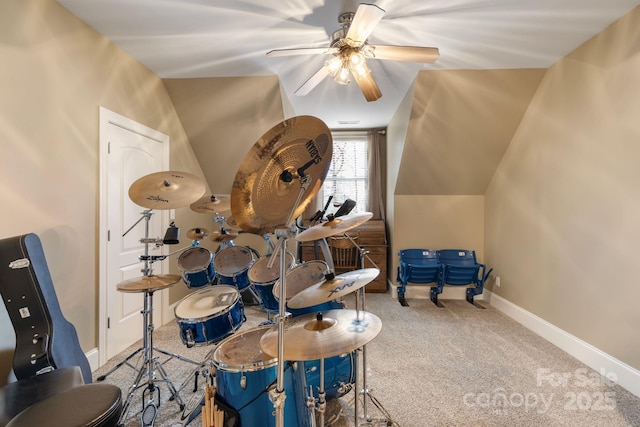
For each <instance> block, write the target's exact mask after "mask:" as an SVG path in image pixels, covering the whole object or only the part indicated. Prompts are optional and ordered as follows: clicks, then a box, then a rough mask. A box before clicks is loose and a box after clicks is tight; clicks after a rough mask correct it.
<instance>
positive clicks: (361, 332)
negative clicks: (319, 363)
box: [260, 309, 382, 361]
mask: <svg viewBox="0 0 640 427" xmlns="http://www.w3.org/2000/svg"><path fill="white" fill-rule="evenodd" d="M381 330H382V321H381V320H380V318H379V317H378V316H376V315H375V314H373V313H369V312H366V311H362V310H360V311H356V310H348V309H341V310H329V311H325V312H323V313H311V314H305V315H302V316H297V317H293V318H291V319H289V320H287V322H286V323H285V324H284V358H285V359H287V360H297V361H300V360H316V359H323V358H324V359H326V358H328V357H333V356H338V355H340V354H344V353H349V352H351V351H353V350H355V349H357V348H360V347H362V346H363V345H365V344H367V343H368V342H369V341H371V340H373V339H374V338H375V337H376V336H377V335H378V334H379V333H380V331H381ZM260 347H261V348H262V350H263V351H264V352H265V353H267V354H269V355H271V356H275V357H277V356H278V326H277V325H276V326H275V327H273V328H271V329H270V330H269V331H267V332H266V333H265V334H264V335H262V338H260Z"/></svg>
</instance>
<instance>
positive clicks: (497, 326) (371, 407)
mask: <svg viewBox="0 0 640 427" xmlns="http://www.w3.org/2000/svg"><path fill="white" fill-rule="evenodd" d="M407 302H408V303H409V306H408V307H402V306H401V305H400V304H399V303H398V302H397V300H394V299H393V298H392V297H391V296H390V295H388V294H366V301H365V304H366V311H369V312H371V313H374V314H376V315H377V316H378V317H380V319H381V320H382V325H383V326H382V331H381V332H380V333H379V334H378V335H377V337H376V338H375V339H373V340H372V341H371V342H370V343H369V344H367V346H366V354H367V360H366V362H367V386H368V388H369V389H370V390H371V392H370V393H369V395H370V396H371V398H367V399H366V402H364V403H363V402H362V400H360V403H359V405H358V406H359V412H360V414H359V415H360V416H359V417H358V420H359V425H387V419H386V418H389V423H392V424H393V425H396V426H403V427H414V426H640V399H639V398H637V397H636V396H634V395H632V394H631V393H629V392H627V391H626V390H624V389H623V388H621V387H619V386H617V385H616V384H615V383H614V382H613V381H611V380H610V379H608V378H606V377H604V376H602V375H600V374H599V373H597V372H595V371H593V370H591V369H589V368H587V367H586V366H585V365H583V364H582V363H580V362H578V361H577V360H576V359H574V358H573V357H571V356H569V355H568V354H567V353H565V352H563V351H562V350H560V349H558V348H557V347H555V346H553V345H552V344H550V343H548V342H547V341H545V340H544V339H542V338H540V337H539V336H537V335H535V334H534V333H532V332H530V331H529V330H528V329H526V328H524V327H523V326H521V325H520V324H518V323H517V322H514V321H513V320H511V319H510V318H508V317H507V316H505V315H504V314H502V313H501V312H499V311H497V310H495V309H494V308H492V307H490V306H488V304H487V303H483V305H485V306H487V308H486V309H485V310H482V309H478V308H476V307H474V306H472V305H470V304H468V303H467V302H466V301H457V300H456V301H453V300H449V301H448V300H443V301H442V302H443V304H444V305H445V308H438V307H436V306H435V305H434V304H432V303H431V302H430V301H428V300H418V299H409V300H407ZM345 303H346V305H347V308H355V305H354V299H353V297H352V296H351V295H350V296H349V297H348V298H347V299H346V301H345ZM245 314H246V317H247V320H246V322H244V323H243V324H242V326H241V327H240V329H239V330H238V331H237V332H236V333H244V332H245V331H247V330H250V329H252V328H254V327H256V326H258V325H259V324H260V323H261V322H262V321H264V320H265V319H266V314H265V313H264V312H262V311H261V310H260V309H259V308H257V307H255V306H247V307H245ZM141 322H142V320H141ZM153 338H154V345H155V346H156V347H159V348H161V349H165V350H167V351H169V352H173V353H177V354H181V355H183V356H185V357H188V358H190V359H193V360H196V361H206V360H208V357H207V355H208V354H209V353H210V352H211V351H212V349H213V347H214V345H213V344H211V345H205V346H201V347H194V348H191V349H188V348H186V346H184V345H183V344H182V342H181V341H180V338H179V328H178V326H177V324H176V323H174V322H171V323H169V324H167V325H164V326H162V327H160V328H157V329H156V330H155V332H154V336H153ZM140 345H141V344H140V343H138V344H136V345H134V346H132V347H131V348H129V349H127V350H126V351H124V352H123V353H122V354H121V355H119V356H118V357H115V358H113V359H112V360H110V361H109V362H108V363H107V364H106V365H105V366H103V367H102V368H100V369H99V370H98V371H96V372H95V373H94V378H97V377H98V376H100V375H102V374H104V373H105V372H107V371H108V370H109V369H111V368H112V367H113V366H115V365H116V364H117V363H118V362H120V361H121V360H122V359H124V357H125V356H127V355H129V354H131V353H132V352H133V351H134V350H135V349H136V348H138V347H140ZM156 354H157V355H158V356H159V359H160V360H161V361H165V360H166V358H167V357H166V356H165V355H164V354H161V353H156ZM134 360H137V358H134V359H132V362H133V361H134ZM163 366H164V368H165V371H166V372H167V374H168V377H169V378H170V380H171V382H172V383H173V384H174V385H175V386H176V388H178V387H180V386H181V384H182V383H183V382H185V381H186V384H184V387H183V388H182V389H181V391H180V397H181V399H182V400H183V401H184V402H185V403H186V402H188V401H189V400H190V398H191V396H192V395H193V381H191V380H187V377H188V376H189V374H190V373H192V372H193V371H194V370H195V368H196V366H195V365H193V364H190V363H188V362H184V361H180V360H177V359H175V358H174V359H171V360H169V361H168V362H166V363H165V364H164V365H163ZM604 374H605V375H606V376H608V377H609V378H614V377H615V372H605V373H604ZM134 376H135V371H134V369H132V368H131V367H129V366H126V365H125V366H122V367H121V368H119V369H117V370H116V371H115V372H113V373H112V374H110V375H109V376H108V377H107V379H106V380H105V381H106V382H110V383H113V384H117V385H118V386H120V387H121V388H122V390H123V399H126V397H127V393H128V392H129V389H130V387H131V384H132V383H133V380H134ZM159 384H160V391H161V392H160V398H161V404H160V407H159V409H158V413H157V418H156V420H155V423H154V425H155V426H179V425H182V422H181V417H182V415H183V411H182V410H180V408H179V406H178V404H177V403H176V402H174V401H167V399H168V398H169V396H170V393H169V392H168V390H167V388H166V386H165V384H164V383H162V382H160V383H159ZM199 385H200V387H202V381H200V382H199ZM360 385H361V386H362V380H360ZM144 389H145V388H144V387H143V388H141V389H138V390H137V391H135V393H134V394H133V398H132V400H131V402H132V403H131V407H130V410H129V412H128V416H127V419H126V422H125V424H126V425H127V426H132V427H134V426H140V425H141V414H140V411H141V407H142V394H143V391H144ZM300 394H302V392H300ZM353 396H354V391H353V390H352V391H351V392H349V393H347V394H346V395H344V396H343V397H341V398H338V399H333V400H331V401H330V402H329V404H328V405H327V410H326V420H325V425H332V426H336V427H346V426H353V425H354V421H355V418H356V417H355V415H354V397H353ZM360 398H361V399H362V394H361V395H360ZM376 402H378V403H379V405H380V406H381V409H382V411H381V410H378V408H376V406H375V403H376ZM365 407H366V410H367V415H369V417H370V418H371V421H370V422H368V421H367V420H364V419H363V413H364V409H365ZM384 413H387V414H388V417H386V416H385V415H384ZM266 416H269V414H265V417H266ZM189 425H193V426H201V425H202V422H201V418H200V416H197V417H196V418H195V419H194V420H193V421H192V422H191V423H190V424H189ZM390 425H391V424H390ZM245 427H247V426H245ZM287 427H290V426H287Z"/></svg>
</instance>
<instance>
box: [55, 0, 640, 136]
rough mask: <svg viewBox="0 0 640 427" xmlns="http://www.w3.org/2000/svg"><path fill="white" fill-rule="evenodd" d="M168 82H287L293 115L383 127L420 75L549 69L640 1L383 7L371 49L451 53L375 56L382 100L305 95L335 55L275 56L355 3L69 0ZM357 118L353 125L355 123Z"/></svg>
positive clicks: (433, 2) (333, 88)
mask: <svg viewBox="0 0 640 427" xmlns="http://www.w3.org/2000/svg"><path fill="white" fill-rule="evenodd" d="M58 2H59V3H61V4H62V5H63V6H65V7H66V8H67V9H69V10H70V11H71V12H72V13H73V14H75V15H76V16H78V17H79V18H80V19H82V20H83V21H85V22H86V23H87V24H89V25H90V26H91V27H93V28H95V29H96V30H97V31H98V32H99V33H101V34H103V35H104V36H105V37H107V38H108V39H109V40H111V41H112V42H113V43H115V44H116V45H118V46H120V47H121V48H122V49H123V50H125V51H126V52H128V53H129V54H131V55H132V56H133V57H134V58H136V59H137V60H138V61H140V62H141V63H143V64H144V65H146V66H147V67H148V68H149V69H151V70H152V71H153V72H154V73H156V74H157V75H158V76H159V77H161V78H191V77H230V76H257V75H274V74H276V75H278V76H279V78H280V82H281V85H282V88H283V90H284V92H285V93H286V95H287V97H288V98H289V101H290V103H291V105H292V108H293V110H294V113H295V114H294V115H307V114H308V115H313V116H316V117H319V118H320V119H322V120H323V121H325V122H326V123H327V125H328V126H329V127H330V128H332V129H339V128H350V129H353V128H371V127H384V126H386V125H387V124H388V122H389V120H390V119H391V118H392V116H393V114H394V113H395V111H396V109H397V107H398V105H399V104H400V102H401V101H402V99H403V98H404V96H405V95H406V93H407V91H408V89H409V88H410V87H411V85H412V83H413V80H414V78H415V76H416V74H417V72H418V71H420V70H444V69H499V68H547V67H549V66H550V65H552V64H553V63H554V62H556V61H557V60H558V59H560V58H561V57H563V56H565V55H566V54H567V53H569V52H571V51H572V50H574V49H575V48H576V47H578V46H579V45H581V44H582V43H584V42H585V41H586V40H588V39H589V38H590V37H592V36H593V35H595V34H596V33H598V32H600V31H601V30H602V29H604V28H605V27H606V26H608V25H609V24H611V23H612V22H613V21H615V20H616V19H618V18H619V17H621V16H623V15H624V14H626V13H627V12H628V11H630V10H631V9H632V8H634V7H635V6H637V5H639V4H640V0H378V1H375V2H371V3H375V4H377V5H378V6H380V7H381V8H382V9H384V10H385V11H386V14H385V16H384V17H383V19H382V21H381V22H380V23H379V24H378V25H377V27H376V28H375V29H374V30H373V32H372V34H371V36H370V37H369V42H370V43H372V44H386V45H405V46H428V47H438V48H439V49H440V58H439V59H438V61H437V62H436V63H435V64H433V65H423V64H415V63H406V62H396V61H380V60H369V61H368V64H369V66H370V68H371V70H372V72H373V75H374V77H375V79H376V81H377V83H378V85H379V86H380V89H381V91H382V98H381V99H379V100H377V101H375V102H371V103H368V102H366V101H365V100H364V98H363V96H362V94H361V93H360V90H359V88H358V87H357V85H356V84H355V82H352V83H351V84H349V85H347V86H343V85H338V84H336V83H335V82H333V80H332V79H331V78H330V77H329V78H327V79H325V80H324V81H323V82H322V83H320V84H319V85H318V86H317V87H316V88H315V89H314V90H313V91H312V92H311V93H310V94H309V95H307V96H304V97H300V96H296V95H294V91H295V90H296V89H297V88H298V87H299V86H300V85H302V84H303V83H304V82H305V81H306V80H307V78H309V77H310V76H311V75H312V74H313V73H315V72H316V71H317V70H318V69H319V68H320V67H321V66H322V65H323V63H324V61H325V60H326V59H329V58H328V57H327V56H322V55H315V56H291V57H278V58H267V57H266V55H265V54H266V52H268V51H269V50H272V49H283V48H298V47H326V46H328V45H329V37H330V35H331V33H333V31H335V30H337V29H338V28H339V27H340V24H339V23H338V16H339V15H340V14H341V13H342V12H347V11H355V9H356V8H357V5H358V4H359V3H360V2H358V1H354V0H271V1H269V2H266V1H264V0H58ZM344 122H346V123H344Z"/></svg>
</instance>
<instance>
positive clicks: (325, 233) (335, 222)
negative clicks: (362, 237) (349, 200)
mask: <svg viewBox="0 0 640 427" xmlns="http://www.w3.org/2000/svg"><path fill="white" fill-rule="evenodd" d="M372 217H373V214H372V213H371V212H360V213H355V214H351V215H345V216H341V217H338V218H333V219H331V220H330V221H327V222H323V223H321V224H317V225H314V226H313V227H310V228H307V229H306V230H304V231H303V232H301V233H300V234H298V235H297V236H296V240H297V241H299V242H309V241H312V240H318V239H324V238H325V237H331V236H335V235H337V234H342V233H344V232H345V231H348V230H351V229H352V228H356V227H357V226H359V225H362V224H364V223H365V222H367V221H369V220H370V219H371V218H372Z"/></svg>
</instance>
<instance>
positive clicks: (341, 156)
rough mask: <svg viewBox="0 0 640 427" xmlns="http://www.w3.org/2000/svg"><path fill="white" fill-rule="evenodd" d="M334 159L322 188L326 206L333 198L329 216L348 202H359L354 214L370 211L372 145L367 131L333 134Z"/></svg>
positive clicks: (323, 204) (328, 211) (353, 211)
mask: <svg viewBox="0 0 640 427" xmlns="http://www.w3.org/2000/svg"><path fill="white" fill-rule="evenodd" d="M332 137H333V156H332V158H331V164H330V165H329V171H328V172H327V177H326V178H325V180H324V183H323V185H322V189H321V193H322V195H321V197H322V207H324V206H325V205H326V203H327V200H328V199H329V197H330V196H333V199H332V205H330V206H329V208H328V209H327V213H334V212H335V211H336V210H337V209H338V206H339V205H340V204H342V202H344V201H345V200H346V199H352V200H354V201H355V202H356V207H355V208H354V209H353V210H352V211H351V213H355V212H366V211H367V194H368V193H367V191H368V178H369V166H368V165H369V143H368V139H367V132H366V131H358V132H356V131H353V132H332Z"/></svg>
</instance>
